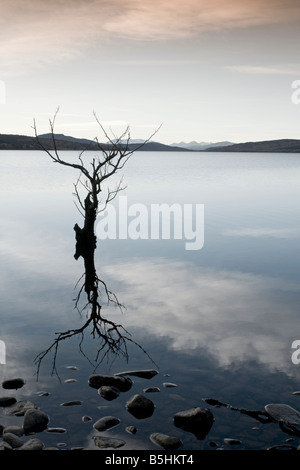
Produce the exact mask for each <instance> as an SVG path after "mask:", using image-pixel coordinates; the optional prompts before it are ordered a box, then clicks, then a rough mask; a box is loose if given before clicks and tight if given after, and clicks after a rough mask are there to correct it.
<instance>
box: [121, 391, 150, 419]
mask: <svg viewBox="0 0 300 470" xmlns="http://www.w3.org/2000/svg"><path fill="white" fill-rule="evenodd" d="M126 408H127V410H128V411H129V413H130V414H132V415H133V416H134V417H135V418H137V419H144V418H149V417H150V416H152V414H153V412H154V409H155V406H154V403H153V402H152V401H151V400H149V398H147V397H144V396H143V395H139V394H136V395H134V396H133V397H131V399H130V400H129V401H128V402H127V403H126Z"/></svg>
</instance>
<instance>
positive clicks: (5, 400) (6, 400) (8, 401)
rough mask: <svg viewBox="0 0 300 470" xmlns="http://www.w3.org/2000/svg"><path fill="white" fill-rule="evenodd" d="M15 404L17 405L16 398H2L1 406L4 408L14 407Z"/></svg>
mask: <svg viewBox="0 0 300 470" xmlns="http://www.w3.org/2000/svg"><path fill="white" fill-rule="evenodd" d="M15 403H17V400H16V398H15V397H0V406H1V407H3V408H4V407H6V406H12V405H14V404H15Z"/></svg>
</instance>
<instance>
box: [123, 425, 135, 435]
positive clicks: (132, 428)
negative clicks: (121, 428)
mask: <svg viewBox="0 0 300 470" xmlns="http://www.w3.org/2000/svg"><path fill="white" fill-rule="evenodd" d="M125 431H126V432H128V433H129V434H136V433H137V428H136V427H135V426H127V427H126V428H125Z"/></svg>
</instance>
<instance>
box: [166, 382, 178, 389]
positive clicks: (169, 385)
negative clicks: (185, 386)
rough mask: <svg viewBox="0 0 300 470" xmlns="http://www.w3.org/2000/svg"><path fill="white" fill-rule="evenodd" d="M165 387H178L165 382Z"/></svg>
mask: <svg viewBox="0 0 300 470" xmlns="http://www.w3.org/2000/svg"><path fill="white" fill-rule="evenodd" d="M163 386H164V387H166V388H171V387H177V385H176V384H173V383H171V382H164V383H163Z"/></svg>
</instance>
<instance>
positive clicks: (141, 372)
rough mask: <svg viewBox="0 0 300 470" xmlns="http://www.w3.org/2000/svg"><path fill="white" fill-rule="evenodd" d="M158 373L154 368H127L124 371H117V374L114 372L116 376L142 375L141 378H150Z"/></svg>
mask: <svg viewBox="0 0 300 470" xmlns="http://www.w3.org/2000/svg"><path fill="white" fill-rule="evenodd" d="M157 374H158V371H157V370H155V369H147V370H128V371H125V372H119V373H118V374H115V375H116V376H117V377H118V376H124V375H133V376H135V377H142V378H143V379H152V377H154V376H155V375H157Z"/></svg>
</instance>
